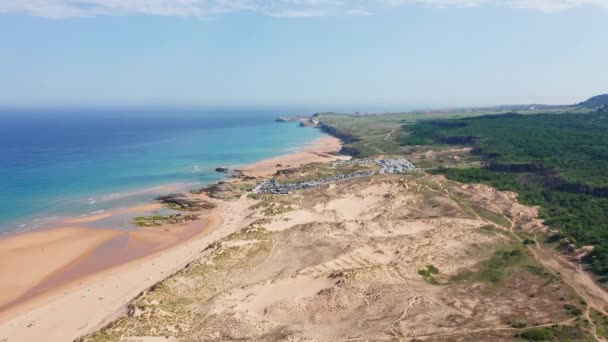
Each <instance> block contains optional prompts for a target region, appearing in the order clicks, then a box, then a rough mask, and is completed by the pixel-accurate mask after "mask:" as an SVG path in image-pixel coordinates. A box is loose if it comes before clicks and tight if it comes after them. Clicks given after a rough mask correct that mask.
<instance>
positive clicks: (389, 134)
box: [384, 128, 397, 140]
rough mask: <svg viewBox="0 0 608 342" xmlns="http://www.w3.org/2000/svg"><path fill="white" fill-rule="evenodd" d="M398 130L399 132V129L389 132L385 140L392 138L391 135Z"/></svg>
mask: <svg viewBox="0 0 608 342" xmlns="http://www.w3.org/2000/svg"><path fill="white" fill-rule="evenodd" d="M396 130H397V129H396V128H395V129H393V130H392V131H390V132H388V133H387V134H386V136H385V137H384V140H388V139H389V138H390V137H391V134H393V133H395V131H396Z"/></svg>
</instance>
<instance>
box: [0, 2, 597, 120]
mask: <svg viewBox="0 0 608 342" xmlns="http://www.w3.org/2000/svg"><path fill="white" fill-rule="evenodd" d="M606 37H608V0H504V1H499V0H351V1H347V0H147V1H146V0H0V108H9V109H10V108H72V107H73V108H90V107H95V108H99V107H146V108H149V107H184V108H191V107H192V108H218V107H222V108H286V109H287V108H299V109H305V110H311V111H323V110H337V111H395V110H410V109H422V108H446V107H466V106H485V105H497V104H519V103H548V104H569V103H575V102H579V101H582V100H584V99H586V98H588V97H590V96H592V95H596V94H600V93H608V81H607V80H608V77H607V76H608V44H606V42H607V38H606Z"/></svg>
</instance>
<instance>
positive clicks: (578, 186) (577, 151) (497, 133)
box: [401, 113, 608, 276]
mask: <svg viewBox="0 0 608 342" xmlns="http://www.w3.org/2000/svg"><path fill="white" fill-rule="evenodd" d="M404 130H406V131H407V132H409V135H407V136H404V137H403V138H402V140H401V144H404V145H406V144H415V145H429V144H443V145H454V144H456V145H469V146H471V147H472V148H473V153H475V154H477V155H479V156H482V158H483V160H484V164H483V167H481V168H459V167H452V168H438V169H435V170H433V171H432V172H433V173H440V174H444V175H446V176H447V177H448V178H449V179H452V180H456V181H459V182H465V183H484V184H488V185H491V186H493V187H495V188H497V189H499V190H509V191H516V192H518V193H519V194H520V197H519V198H520V201H521V202H523V203H525V204H530V205H538V206H540V207H541V208H542V210H541V217H542V218H543V219H545V222H546V224H547V225H549V226H550V227H553V228H556V229H559V230H560V231H561V232H563V234H564V236H563V237H564V238H567V239H568V240H569V241H570V242H573V243H575V244H576V245H578V246H583V245H594V246H595V248H594V250H593V251H592V252H591V253H590V254H589V255H587V257H585V258H584V261H586V262H587V263H589V264H590V265H591V267H592V269H593V271H594V272H595V273H597V274H598V275H601V276H606V275H608V226H607V225H606V222H608V174H607V173H606V172H605V170H608V117H607V116H605V115H603V114H600V113H590V114H561V115H551V114H543V115H526V116H524V115H519V114H514V113H512V114H504V115H497V116H480V117H477V118H466V119H456V120H436V121H429V122H420V123H417V124H415V125H410V126H405V127H404Z"/></svg>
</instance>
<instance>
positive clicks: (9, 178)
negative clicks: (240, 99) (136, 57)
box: [0, 110, 323, 233]
mask: <svg viewBox="0 0 608 342" xmlns="http://www.w3.org/2000/svg"><path fill="white" fill-rule="evenodd" d="M276 115H277V113H271V112H255V111H215V112H213V111H200V112H197V111H148V112H145V111H117V110H112V111H78V112H77V111H71V112H60V111H46V112H42V111H36V112H2V113H0V233H6V232H9V231H12V230H14V229H18V230H30V229H33V228H35V227H37V226H39V225H40V224H41V223H40V222H44V221H45V220H47V219H52V218H53V217H56V216H77V215H83V214H87V213H92V212H97V211H101V210H107V209H110V208H114V207H119V206H124V205H130V204H134V203H145V202H147V201H150V200H151V199H152V198H153V197H154V196H156V195H158V194H159V193H161V192H162V189H161V188H159V187H161V186H165V185H171V184H173V185H181V186H182V187H189V186H191V187H192V188H194V187H197V186H202V185H204V184H208V183H212V182H215V181H218V180H220V179H221V178H223V177H225V175H224V174H220V173H217V172H215V170H214V169H215V168H216V167H218V166H235V165H242V164H248V163H251V162H255V161H258V160H261V159H266V158H270V157H274V156H278V155H282V154H286V153H289V152H293V151H295V150H297V149H298V148H301V147H302V146H305V145H307V144H309V143H311V142H312V141H314V140H315V139H317V138H320V137H322V136H323V133H321V132H320V131H319V130H317V129H312V128H300V127H298V124H297V123H295V122H286V123H278V122H274V118H275V117H276Z"/></svg>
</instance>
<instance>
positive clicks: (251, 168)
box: [242, 136, 350, 177]
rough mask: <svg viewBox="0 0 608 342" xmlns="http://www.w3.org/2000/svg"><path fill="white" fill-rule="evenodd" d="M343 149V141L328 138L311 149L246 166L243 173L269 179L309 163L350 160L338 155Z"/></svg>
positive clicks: (320, 140)
mask: <svg viewBox="0 0 608 342" xmlns="http://www.w3.org/2000/svg"><path fill="white" fill-rule="evenodd" d="M341 148H342V141H340V139H338V138H334V137H330V136H328V137H324V138H320V139H317V140H315V141H314V142H313V143H312V144H311V145H310V146H309V147H306V148H304V149H303V150H302V151H300V152H296V153H292V154H288V155H285V156H280V157H276V158H271V159H266V160H263V161H261V162H258V163H254V164H250V165H246V166H243V168H242V171H243V173H244V174H245V175H247V176H253V177H267V176H271V175H273V174H274V173H275V172H277V171H278V170H280V169H284V168H287V167H297V166H301V165H304V164H308V163H321V162H329V161H333V160H338V159H350V157H347V156H341V155H339V154H337V153H338V151H340V149H341ZM277 165H279V166H277Z"/></svg>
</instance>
